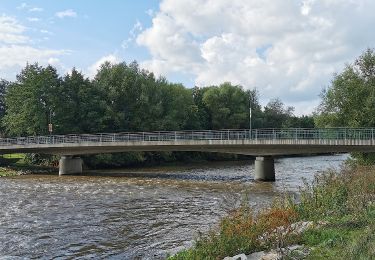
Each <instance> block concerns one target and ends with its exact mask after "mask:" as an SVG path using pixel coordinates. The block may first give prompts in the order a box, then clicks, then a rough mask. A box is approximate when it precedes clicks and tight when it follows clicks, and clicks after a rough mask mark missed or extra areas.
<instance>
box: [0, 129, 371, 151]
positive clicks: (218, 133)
mask: <svg viewBox="0 0 375 260" xmlns="http://www.w3.org/2000/svg"><path fill="white" fill-rule="evenodd" d="M287 139H288V140H373V139H374V128H321V129H318V128H310V129H302V128H292V129H291V128H288V129H253V130H252V131H250V130H248V129H243V130H198V131H160V132H123V133H102V134H80V135H49V136H28V137H14V138H0V147H1V146H13V145H22V146H27V145H38V144H50V145H53V144H77V143H108V142H163V141H190V140H287Z"/></svg>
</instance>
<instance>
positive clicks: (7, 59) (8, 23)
mask: <svg viewBox="0 0 375 260" xmlns="http://www.w3.org/2000/svg"><path fill="white" fill-rule="evenodd" d="M28 29H29V28H26V27H25V26H23V25H22V24H21V23H19V21H17V19H15V18H13V17H10V16H6V15H1V16H0V78H7V79H11V80H12V79H14V76H15V71H19V69H20V68H21V67H23V66H25V65H26V63H27V62H29V63H34V62H38V63H40V64H47V63H48V61H51V60H52V61H53V60H54V59H56V58H57V57H59V56H62V55H67V54H69V53H70V52H69V51H67V50H54V49H46V48H40V47H34V46H33V45H32V44H33V43H35V42H38V41H40V39H30V38H29V37H28V36H27V35H26V33H27V30H28Z"/></svg>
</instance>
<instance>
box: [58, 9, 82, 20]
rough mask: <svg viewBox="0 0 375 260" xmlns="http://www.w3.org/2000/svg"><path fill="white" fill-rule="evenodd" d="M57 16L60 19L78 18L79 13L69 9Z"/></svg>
mask: <svg viewBox="0 0 375 260" xmlns="http://www.w3.org/2000/svg"><path fill="white" fill-rule="evenodd" d="M55 15H56V16H57V17H59V18H65V17H77V13H76V12H75V11H74V10H72V9H67V10H64V11H60V12H57V13H56V14H55Z"/></svg>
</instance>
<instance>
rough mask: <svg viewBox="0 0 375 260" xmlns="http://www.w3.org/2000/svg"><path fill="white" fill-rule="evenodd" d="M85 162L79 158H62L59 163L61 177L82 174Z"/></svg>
mask: <svg viewBox="0 0 375 260" xmlns="http://www.w3.org/2000/svg"><path fill="white" fill-rule="evenodd" d="M82 164H83V161H82V159H81V158H79V157H73V156H61V159H60V161H59V175H67V174H79V173H82Z"/></svg>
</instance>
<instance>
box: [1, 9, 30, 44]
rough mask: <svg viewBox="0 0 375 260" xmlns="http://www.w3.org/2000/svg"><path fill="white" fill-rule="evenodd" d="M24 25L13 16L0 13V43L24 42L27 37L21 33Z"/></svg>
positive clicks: (26, 40)
mask: <svg viewBox="0 0 375 260" xmlns="http://www.w3.org/2000/svg"><path fill="white" fill-rule="evenodd" d="M25 29H26V28H25V27H24V26H23V25H21V24H20V23H19V22H18V21H17V20H16V19H15V18H13V17H10V16H6V15H1V16H0V44H1V43H3V44H4V43H5V44H14V43H26V42H28V41H29V38H28V37H27V36H25V35H24V34H23V33H24V31H25Z"/></svg>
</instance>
